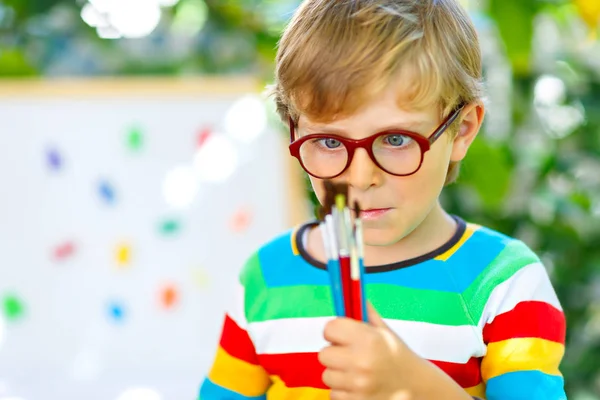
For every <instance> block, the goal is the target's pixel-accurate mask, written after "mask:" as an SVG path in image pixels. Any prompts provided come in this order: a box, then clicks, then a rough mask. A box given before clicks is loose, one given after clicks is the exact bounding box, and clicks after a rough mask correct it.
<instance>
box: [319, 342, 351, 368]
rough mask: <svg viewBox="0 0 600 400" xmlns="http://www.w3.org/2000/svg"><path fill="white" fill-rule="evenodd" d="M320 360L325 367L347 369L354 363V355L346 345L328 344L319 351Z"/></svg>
mask: <svg viewBox="0 0 600 400" xmlns="http://www.w3.org/2000/svg"><path fill="white" fill-rule="evenodd" d="M318 358H319V362H320V363H321V364H323V366H324V367H325V368H330V369H335V370H342V371H343V370H347V369H348V368H349V366H350V365H352V360H353V358H356V356H353V354H352V352H351V351H350V350H349V348H348V347H347V346H346V347H344V346H338V345H334V346H328V347H325V348H324V349H323V350H321V351H320V352H319V356H318Z"/></svg>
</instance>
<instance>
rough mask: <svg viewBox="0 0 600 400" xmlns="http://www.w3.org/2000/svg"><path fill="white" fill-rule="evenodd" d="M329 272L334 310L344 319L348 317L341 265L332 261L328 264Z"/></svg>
mask: <svg viewBox="0 0 600 400" xmlns="http://www.w3.org/2000/svg"><path fill="white" fill-rule="evenodd" d="M327 271H328V272H329V279H330V283H331V285H330V286H331V297H332V299H333V308H334V310H335V315H336V316H338V317H343V316H345V315H346V312H345V309H344V292H343V290H342V275H341V272H340V263H339V262H337V261H333V260H330V261H329V262H328V263H327Z"/></svg>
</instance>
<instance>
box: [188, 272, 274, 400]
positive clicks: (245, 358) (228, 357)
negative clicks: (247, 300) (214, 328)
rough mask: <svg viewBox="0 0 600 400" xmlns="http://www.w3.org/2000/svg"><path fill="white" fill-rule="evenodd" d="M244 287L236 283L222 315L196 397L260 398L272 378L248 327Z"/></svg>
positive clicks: (210, 399) (218, 399)
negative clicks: (214, 350) (208, 366)
mask: <svg viewBox="0 0 600 400" xmlns="http://www.w3.org/2000/svg"><path fill="white" fill-rule="evenodd" d="M244 291H245V290H244V286H243V285H242V284H241V283H238V284H237V286H236V290H235V294H234V296H233V305H232V307H230V309H229V310H228V311H227V313H226V314H225V318H224V322H223V328H222V332H221V338H220V341H219V346H218V348H217V354H216V356H215V360H214V362H213V365H212V368H211V369H210V372H209V374H208V376H207V377H206V379H205V380H204V383H203V384H202V386H201V388H200V395H199V400H248V399H252V400H262V399H266V392H267V389H268V388H269V386H270V385H271V379H270V377H269V375H268V374H267V372H266V371H265V369H264V368H263V367H261V365H260V364H259V362H258V357H257V355H256V350H255V347H254V344H253V342H252V339H251V338H250V335H249V334H248V330H247V325H248V324H247V321H246V315H245V311H244V310H245V305H244V297H245V295H244Z"/></svg>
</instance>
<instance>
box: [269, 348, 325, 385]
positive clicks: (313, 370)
mask: <svg viewBox="0 0 600 400" xmlns="http://www.w3.org/2000/svg"><path fill="white" fill-rule="evenodd" d="M258 361H260V364H261V365H262V366H263V368H264V369H265V370H266V371H267V372H268V373H269V375H277V376H279V378H280V379H281V380H282V381H283V383H285V385H286V386H287V387H289V388H296V387H310V388H315V389H329V388H328V387H327V386H325V384H324V383H323V379H322V376H323V372H324V371H325V367H323V365H322V364H321V363H320V362H319V359H318V353H289V354H259V355H258Z"/></svg>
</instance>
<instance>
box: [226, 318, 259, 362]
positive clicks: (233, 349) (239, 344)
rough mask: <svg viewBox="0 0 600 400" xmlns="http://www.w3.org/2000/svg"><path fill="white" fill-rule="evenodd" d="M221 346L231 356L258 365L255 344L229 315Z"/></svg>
mask: <svg viewBox="0 0 600 400" xmlns="http://www.w3.org/2000/svg"><path fill="white" fill-rule="evenodd" d="M219 344H220V345H221V347H222V348H223V350H225V351H226V352H227V353H228V354H229V355H230V356H233V357H235V358H239V359H240V360H243V361H246V362H248V363H250V364H254V365H258V358H257V357H256V350H255V349H254V344H252V339H250V336H248V332H246V331H245V330H244V329H242V328H240V327H239V325H238V324H237V323H236V322H235V321H234V320H233V319H231V318H230V317H229V315H225V322H224V323H223V333H222V334H221V341H220V343H219Z"/></svg>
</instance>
